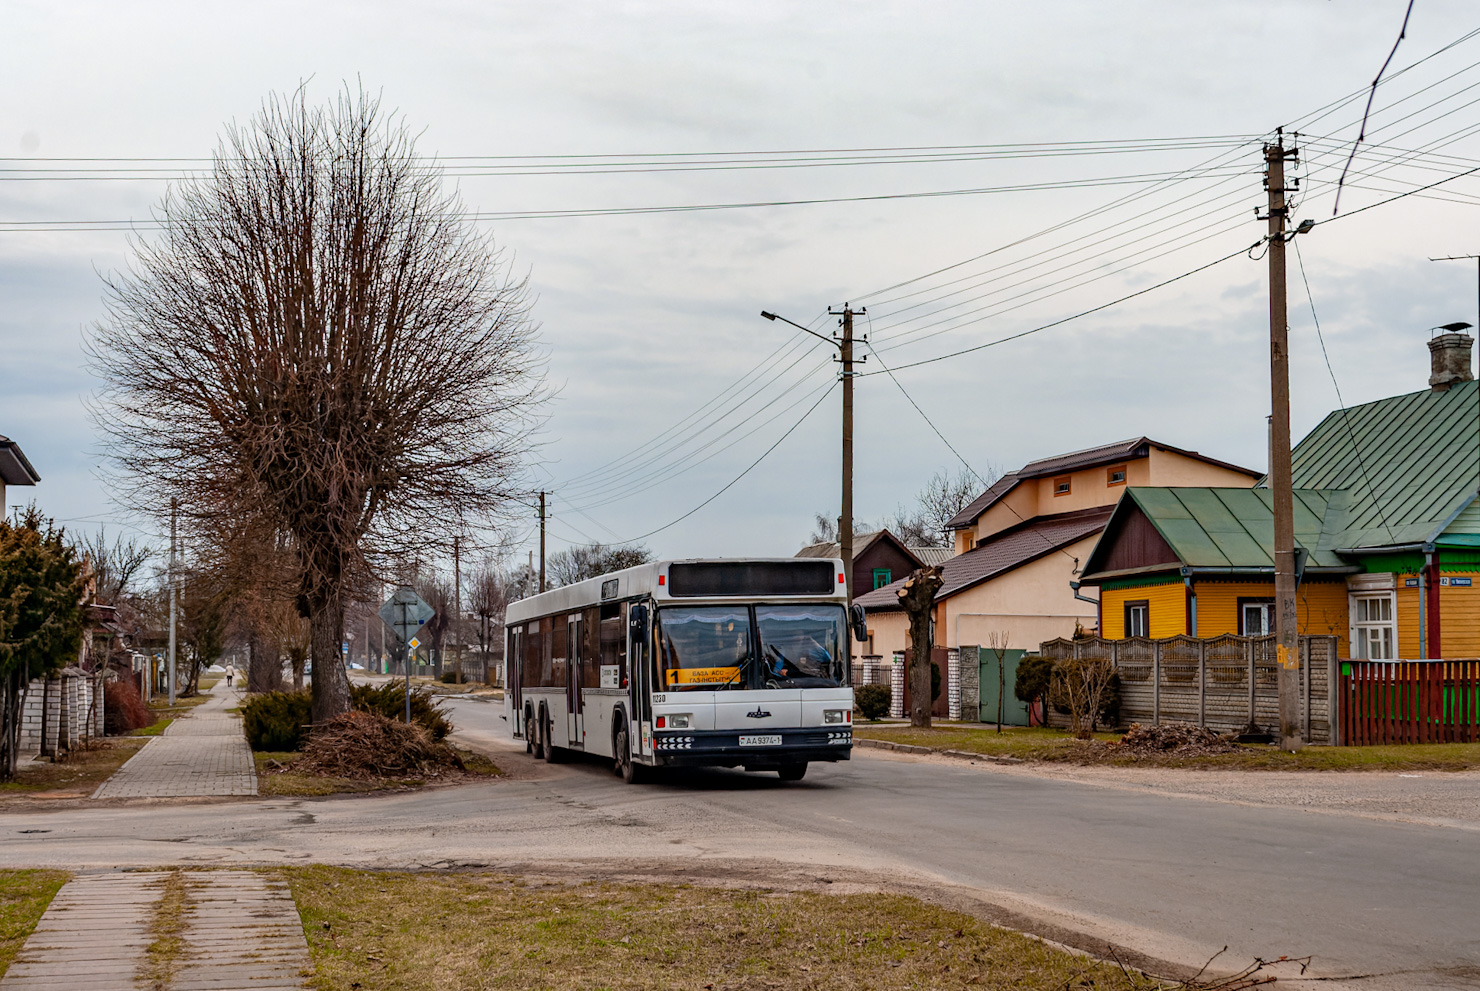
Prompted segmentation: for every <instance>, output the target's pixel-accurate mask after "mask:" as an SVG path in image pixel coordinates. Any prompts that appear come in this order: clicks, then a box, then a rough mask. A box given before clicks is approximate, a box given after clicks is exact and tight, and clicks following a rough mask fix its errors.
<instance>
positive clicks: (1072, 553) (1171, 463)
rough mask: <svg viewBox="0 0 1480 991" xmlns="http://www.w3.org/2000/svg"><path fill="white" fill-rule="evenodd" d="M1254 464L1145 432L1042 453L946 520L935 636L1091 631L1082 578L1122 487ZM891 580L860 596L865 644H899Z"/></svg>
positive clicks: (904, 628) (1218, 476) (1093, 607)
mask: <svg viewBox="0 0 1480 991" xmlns="http://www.w3.org/2000/svg"><path fill="white" fill-rule="evenodd" d="M1261 474H1262V473H1261V472H1257V471H1253V470H1252V469H1248V468H1241V467H1239V466H1238V465H1233V464H1228V463H1227V462H1224V461H1217V460H1215V459H1213V458H1209V457H1205V456H1204V455H1201V454H1198V453H1197V452H1196V451H1187V450H1183V449H1182V448H1178V447H1172V446H1171V445H1169V444H1163V443H1161V442H1159V441H1154V440H1151V439H1150V438H1147V437H1137V438H1134V439H1132V440H1125V441H1119V442H1117V443H1114V444H1106V445H1104V446H1102V447H1095V448H1090V449H1089V450H1085V451H1075V452H1073V453H1072V454H1062V455H1059V456H1057V457H1052V458H1044V459H1043V460H1041V461H1034V462H1032V463H1030V464H1027V465H1024V466H1023V467H1022V468H1020V469H1018V470H1017V471H1014V472H1009V473H1008V474H1006V475H1003V476H1002V477H1001V478H999V479H998V480H997V481H996V482H995V483H994V484H993V485H992V486H991V488H989V489H987V491H985V492H983V493H982V494H981V495H980V496H979V497H978V498H977V499H976V500H975V501H973V502H972V503H971V505H969V506H967V507H966V508H965V509H963V510H962V511H961V512H960V513H958V514H957V515H956V517H955V518H954V519H952V520H951V521H950V524H949V526H950V528H951V529H952V530H953V531H955V537H956V546H955V550H956V555H955V556H954V557H952V558H950V559H949V560H947V561H946V562H945V563H944V564H943V565H942V569H943V577H944V579H945V582H944V584H943V585H942V586H941V590H940V592H939V594H938V595H937V596H936V616H935V624H936V625H935V642H936V645H937V646H941V647H958V646H961V645H962V644H987V643H989V642H991V639H992V636H993V635H994V634H997V635H1002V636H1005V637H1006V638H1007V646H1008V647H1010V648H1018V649H1030V648H1036V647H1037V646H1038V644H1040V643H1042V642H1043V641H1044V640H1051V639H1053V638H1054V637H1068V636H1072V635H1073V633H1074V628H1075V626H1076V625H1077V626H1082V627H1084V628H1085V629H1087V630H1089V629H1094V628H1095V626H1096V624H1097V615H1098V609H1097V602H1096V601H1095V600H1094V598H1093V597H1092V596H1089V595H1087V594H1085V595H1084V597H1083V598H1081V597H1080V595H1081V594H1084V593H1077V592H1076V590H1075V589H1074V588H1073V587H1072V586H1071V585H1070V582H1073V581H1076V580H1077V579H1078V575H1079V571H1080V568H1081V566H1082V565H1083V563H1084V562H1085V561H1086V560H1088V559H1089V552H1090V551H1091V550H1092V549H1093V548H1094V545H1095V542H1096V541H1097V540H1098V539H1099V537H1100V533H1101V532H1102V531H1103V530H1104V528H1105V524H1106V522H1107V521H1108V520H1109V519H1110V513H1111V511H1112V510H1113V509H1114V507H1115V503H1116V502H1117V501H1118V500H1119V498H1120V494H1121V493H1122V492H1124V491H1125V490H1126V488H1127V487H1128V486H1145V485H1156V486H1223V487H1241V488H1248V487H1251V486H1252V485H1253V484H1254V482H1255V481H1257V480H1258V478H1259V477H1260V475H1261ZM899 584H900V583H899V582H898V581H896V582H893V583H891V584H889V585H887V586H885V587H883V588H879V589H876V590H874V591H872V592H869V593H867V594H865V595H861V596H859V597H858V599H857V601H858V602H859V603H860V604H861V605H862V606H863V607H864V609H865V610H866V611H867V613H868V628H869V639H868V641H867V642H866V643H864V644H859V645H857V646H856V647H855V650H858V651H859V652H860V653H862V654H870V655H881V656H884V657H888V656H890V655H891V654H892V653H893V652H894V651H896V650H904V649H905V648H906V646H907V644H906V640H907V632H908V626H909V624H908V622H907V621H906V620H905V616H904V613H903V612H902V611H901V610H900V608H899V604H898V595H897V592H898V588H899Z"/></svg>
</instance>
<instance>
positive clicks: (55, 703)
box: [41, 678, 62, 757]
mask: <svg viewBox="0 0 1480 991" xmlns="http://www.w3.org/2000/svg"><path fill="white" fill-rule="evenodd" d="M61 718H62V684H61V679H60V678H47V679H46V681H45V682H44V683H43V687H42V702H41V756H43V757H55V756H56V755H57V731H58V729H59V727H60V723H61Z"/></svg>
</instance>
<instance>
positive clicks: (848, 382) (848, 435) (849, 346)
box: [761, 303, 868, 606]
mask: <svg viewBox="0 0 1480 991" xmlns="http://www.w3.org/2000/svg"><path fill="white" fill-rule="evenodd" d="M827 312H828V313H829V314H831V315H832V316H835V317H842V320H840V321H839V323H841V324H842V327H843V336H842V337H841V338H832V337H824V336H823V335H822V334H819V333H817V331H815V330H813V329H812V328H811V327H803V326H802V325H801V324H799V323H797V322H796V321H795V320H788V319H786V318H785V317H783V316H780V315H778V314H775V313H768V312H767V311H765V310H762V311H761V316H763V317H765V318H766V319H767V320H780V321H781V322H782V323H789V324H791V325H792V326H793V327H795V328H797V329H798V330H802V331H806V332H807V333H809V334H811V335H812V336H813V337H818V338H821V339H822V340H824V341H826V342H827V343H829V344H831V345H832V346H833V347H835V348H837V349H838V363H839V364H840V365H841V366H842V373H841V374H842V379H843V499H842V503H843V505H842V510H843V511H842V513H841V514H840V515H839V516H838V556H839V557H841V558H842V559H843V582H844V588H846V589H847V592H848V604H849V605H850V606H851V605H852V604H853V318H854V317H856V316H862V315H863V314H865V313H867V312H868V309H867V308H866V307H859V308H858V309H856V310H855V309H853V308H852V307H851V306H849V305H848V304H847V303H844V304H843V308H842V309H841V310H834V309H832V308H831V307H829V308H828V311H827ZM859 360H862V359H859Z"/></svg>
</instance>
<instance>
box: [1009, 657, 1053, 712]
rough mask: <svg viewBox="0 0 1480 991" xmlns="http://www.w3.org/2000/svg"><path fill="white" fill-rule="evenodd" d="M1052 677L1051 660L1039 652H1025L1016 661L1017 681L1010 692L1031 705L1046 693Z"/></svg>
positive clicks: (1020, 700)
mask: <svg viewBox="0 0 1480 991" xmlns="http://www.w3.org/2000/svg"><path fill="white" fill-rule="evenodd" d="M1052 678H1053V660H1052V659H1051V658H1047V657H1043V656H1041V655H1039V654H1026V655H1024V656H1023V659H1022V660H1020V661H1018V669H1017V681H1016V682H1014V683H1013V686H1012V694H1014V695H1016V696H1017V700H1018V701H1019V702H1024V703H1026V704H1028V705H1032V704H1033V703H1034V702H1037V701H1038V700H1039V699H1041V698H1043V696H1045V695H1047V694H1048V683H1049V681H1050V680H1052Z"/></svg>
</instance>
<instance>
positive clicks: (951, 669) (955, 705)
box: [946, 647, 961, 719]
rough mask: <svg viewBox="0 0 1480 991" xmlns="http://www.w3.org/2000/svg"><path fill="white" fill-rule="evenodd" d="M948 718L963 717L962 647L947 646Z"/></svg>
mask: <svg viewBox="0 0 1480 991" xmlns="http://www.w3.org/2000/svg"><path fill="white" fill-rule="evenodd" d="M946 718H947V719H960V718H961V648H960V647H947V648H946Z"/></svg>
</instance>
